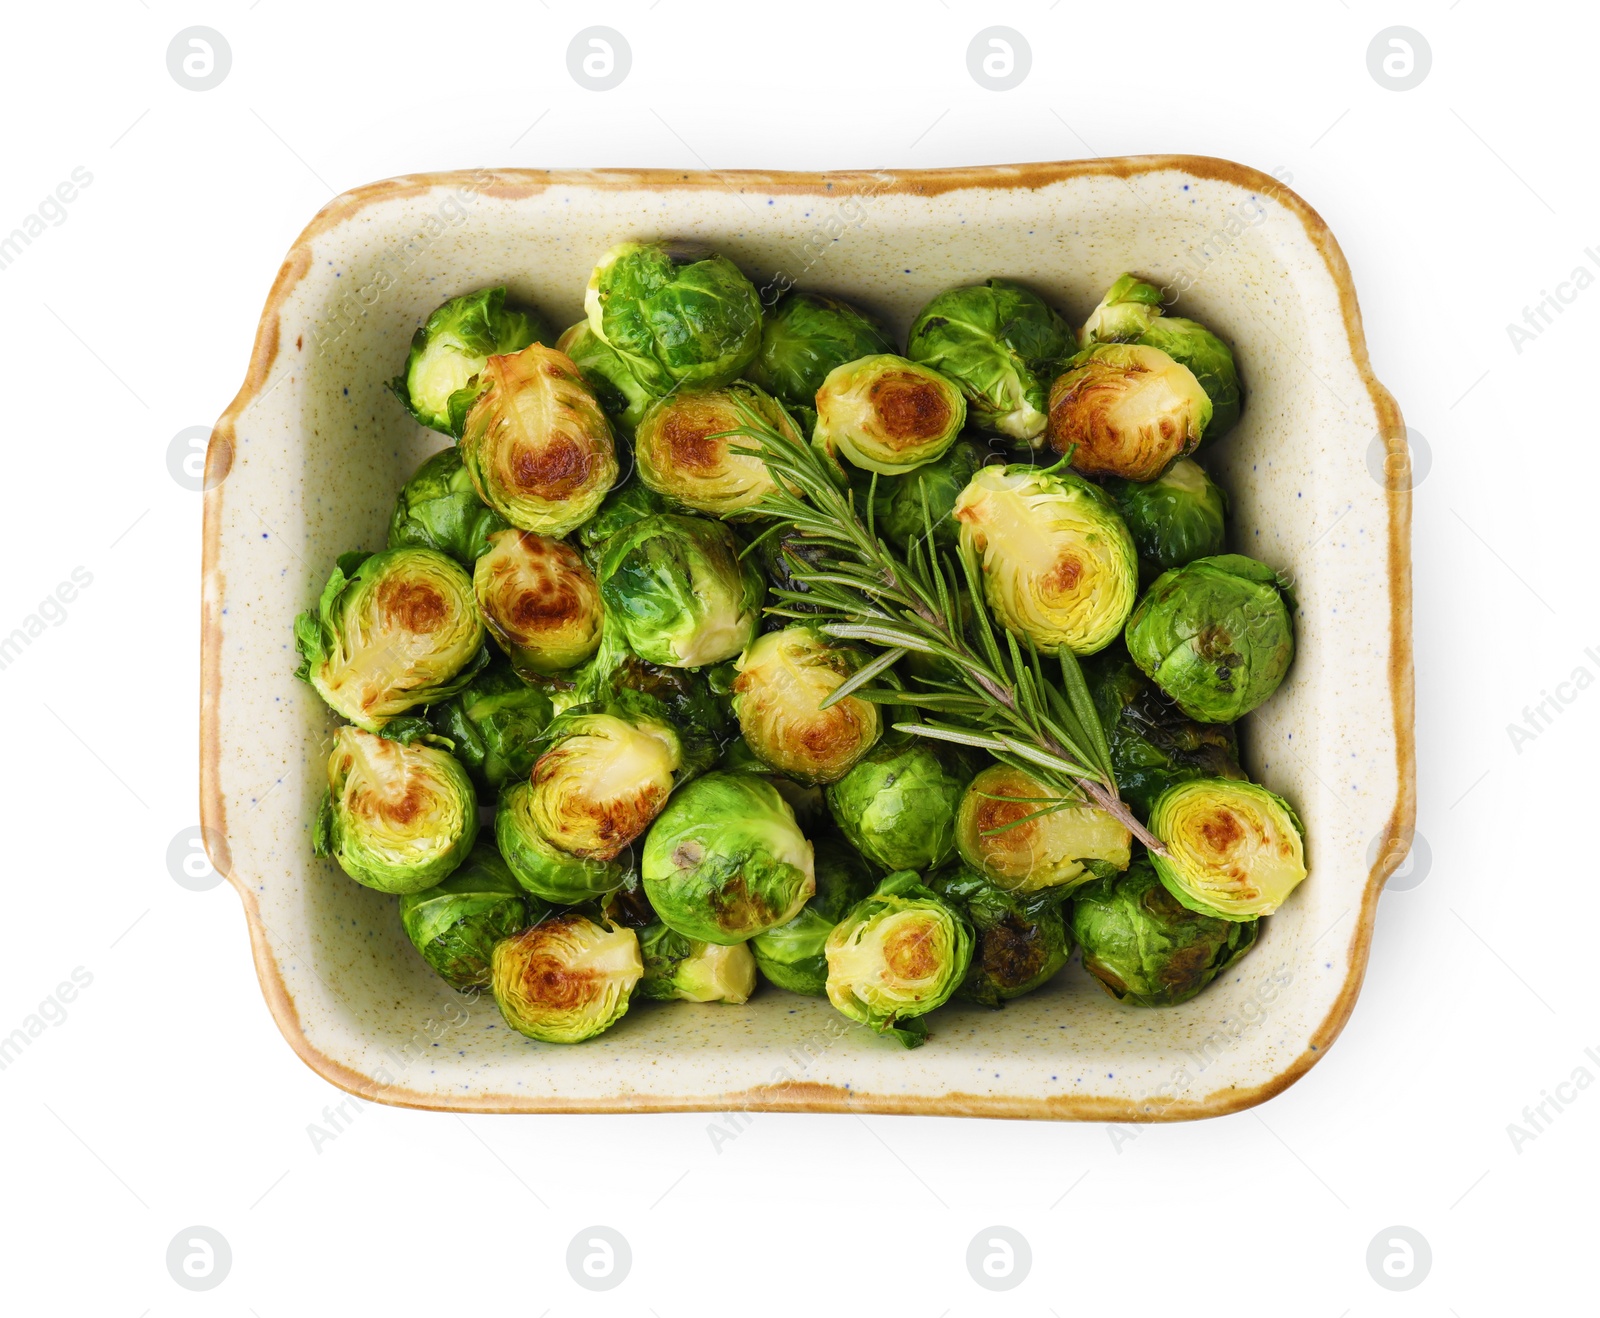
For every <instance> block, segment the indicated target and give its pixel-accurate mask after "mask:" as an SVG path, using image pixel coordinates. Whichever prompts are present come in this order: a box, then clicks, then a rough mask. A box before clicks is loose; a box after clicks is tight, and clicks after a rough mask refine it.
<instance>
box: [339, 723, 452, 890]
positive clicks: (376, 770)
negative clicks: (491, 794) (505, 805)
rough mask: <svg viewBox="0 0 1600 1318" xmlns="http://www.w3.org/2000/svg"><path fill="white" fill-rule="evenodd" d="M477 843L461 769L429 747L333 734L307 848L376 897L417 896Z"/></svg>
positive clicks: (347, 731) (350, 731)
mask: <svg viewBox="0 0 1600 1318" xmlns="http://www.w3.org/2000/svg"><path fill="white" fill-rule="evenodd" d="M477 836H478V798H477V797H476V796H475V795H474V794H473V791H472V782H471V780H470V779H469V778H468V777H467V773H466V770H465V769H463V768H462V767H461V766H460V765H459V764H457V763H456V762H455V760H454V759H452V758H451V756H450V755H449V754H448V753H446V752H445V751H442V750H440V749H438V748H437V747H435V746H429V745H426V744H425V743H423V742H421V741H418V742H414V743H413V744H411V745H409V746H408V745H403V744H402V743H400V742H398V741H391V740H390V739H389V738H387V737H377V736H374V735H373V734H372V733H370V732H363V731H361V729H360V728H350V727H344V728H340V729H339V731H338V733H337V734H336V735H335V736H334V739H333V753H332V754H331V755H329V756H328V791H327V793H326V794H325V795H324V796H323V798H322V806H321V808H320V809H319V810H318V811H317V818H316V822H315V824H314V825H313V827H312V833H311V848H312V850H313V851H314V852H315V853H316V854H317V855H319V856H332V857H333V858H334V859H335V860H337V861H338V862H339V868H340V869H342V870H344V872H345V873H346V874H348V875H349V876H350V877H351V878H352V879H354V880H355V881H356V882H357V883H360V884H362V885H364V886H366V887H368V888H375V889H377V890H378V891H379V892H388V893H401V894H403V893H408V892H421V891H422V890H423V889H424V888H431V887H433V885H434V884H436V883H439V882H440V881H441V880H443V879H445V878H446V877H448V876H449V874H450V873H451V871H452V870H454V869H455V868H456V867H457V866H458V865H460V864H461V862H462V861H463V860H465V859H466V857H467V853H468V852H470V851H471V850H472V843H473V841H474V839H475V838H476V837H477Z"/></svg>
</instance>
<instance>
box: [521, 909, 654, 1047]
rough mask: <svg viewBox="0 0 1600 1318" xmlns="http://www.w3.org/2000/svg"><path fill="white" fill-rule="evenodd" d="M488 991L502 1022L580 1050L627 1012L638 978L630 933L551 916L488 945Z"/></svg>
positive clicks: (574, 917) (576, 918)
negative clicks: (490, 956)
mask: <svg viewBox="0 0 1600 1318" xmlns="http://www.w3.org/2000/svg"><path fill="white" fill-rule="evenodd" d="M490 970H491V978H490V989H491V990H492V991H493V993H494V1000H495V1002H496V1004H497V1005H498V1006H499V1008H500V1014H501V1016H503V1017H504V1018H505V1022H506V1024H507V1025H509V1026H510V1027H511V1028H512V1029H513V1030H515V1031H517V1033H518V1034H525V1035H527V1037H528V1038H530V1039H538V1040H540V1041H541V1042H543V1043H582V1042H583V1041H584V1040H585V1039H592V1038H594V1036H595V1035H597V1034H600V1033H602V1032H603V1031H605V1030H608V1029H610V1028H611V1027H612V1026H613V1025H615V1024H616V1023H617V1022H618V1021H619V1020H621V1019H622V1017H623V1016H624V1015H625V1014H626V1012H627V1010H628V1001H629V998H630V997H631V995H632V993H633V989H634V985H636V984H637V983H638V982H639V978H640V976H642V975H643V974H644V963H643V962H642V961H641V960H640V959H639V939H638V937H637V936H636V935H635V934H634V932H633V930H632V929H624V928H622V927H620V926H619V925H614V924H596V923H595V922H594V921H593V920H590V919H588V918H587V917H585V916H582V915H577V914H568V915H558V916H556V917H555V918H554V919H550V920H542V921H540V923H538V924H536V925H533V926H532V927H531V928H528V929H524V930H523V931H522V932H521V933H520V934H517V935H516V936H515V937H512V938H503V939H501V940H500V941H499V942H498V943H496V944H495V945H494V956H493V960H492V963H491V967H490Z"/></svg>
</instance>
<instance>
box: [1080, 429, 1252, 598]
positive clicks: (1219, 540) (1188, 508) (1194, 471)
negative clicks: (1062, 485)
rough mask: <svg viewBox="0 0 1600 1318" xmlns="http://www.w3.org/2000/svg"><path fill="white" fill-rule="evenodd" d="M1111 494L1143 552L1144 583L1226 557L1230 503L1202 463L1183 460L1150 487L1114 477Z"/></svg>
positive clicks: (1107, 484)
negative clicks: (1205, 560) (1199, 562)
mask: <svg viewBox="0 0 1600 1318" xmlns="http://www.w3.org/2000/svg"><path fill="white" fill-rule="evenodd" d="M1105 490H1106V492H1107V493H1108V494H1109V495H1110V496H1111V497H1112V499H1114V500H1115V501H1116V505H1117V509H1118V511H1120V512H1121V513H1122V520H1123V521H1124V522H1126V523H1127V526H1128V533H1129V534H1130V535H1131V536H1133V543H1134V547H1135V548H1136V549H1138V551H1139V577H1140V580H1142V581H1144V582H1146V583H1149V582H1151V581H1154V580H1155V578H1157V577H1158V576H1160V575H1161V574H1162V573H1163V572H1166V571H1167V570H1168V569H1170V568H1175V567H1182V566H1183V565H1184V564H1185V563H1189V562H1192V561H1193V560H1195V559H1197V558H1206V557H1209V556H1211V555H1213V554H1220V553H1221V552H1222V549H1223V543H1224V541H1225V539H1226V535H1227V525H1226V522H1227V514H1228V500H1227V498H1226V496H1224V494H1223V493H1222V491H1221V490H1220V489H1218V488H1217V486H1216V485H1215V484H1213V483H1212V480H1211V477H1209V476H1207V475H1206V474H1205V472H1204V470H1202V469H1201V467H1200V464H1199V463H1198V462H1195V461H1193V460H1192V459H1190V458H1179V459H1178V460H1177V461H1176V462H1174V463H1173V464H1172V465H1171V466H1170V467H1168V468H1167V469H1166V471H1165V472H1163V473H1162V474H1161V475H1160V476H1158V477H1157V478H1156V479H1155V480H1153V481H1149V482H1139V481H1125V480H1119V479H1117V478H1116V477H1111V478H1109V479H1107V481H1106V482H1105Z"/></svg>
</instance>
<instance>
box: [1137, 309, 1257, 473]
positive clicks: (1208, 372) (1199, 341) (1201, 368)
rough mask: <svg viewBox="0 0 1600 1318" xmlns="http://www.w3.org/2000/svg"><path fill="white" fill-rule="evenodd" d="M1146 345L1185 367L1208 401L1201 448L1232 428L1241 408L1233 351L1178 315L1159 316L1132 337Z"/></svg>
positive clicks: (1213, 335) (1197, 324)
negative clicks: (1208, 415)
mask: <svg viewBox="0 0 1600 1318" xmlns="http://www.w3.org/2000/svg"><path fill="white" fill-rule="evenodd" d="M1134 342H1135V343H1138V344H1141V345H1143V346H1144V347H1146V348H1158V349H1160V350H1161V351H1162V352H1164V353H1166V354H1167V356H1168V357H1170V358H1172V360H1173V361H1175V362H1177V363H1178V364H1179V365H1181V366H1186V367H1188V368H1189V371H1190V373H1191V374H1192V375H1193V376H1194V378H1195V379H1196V380H1197V381H1199V384H1200V387H1201V388H1202V389H1204V390H1205V391H1206V397H1207V398H1209V399H1210V400H1211V419H1210V420H1209V421H1208V422H1206V423H1205V426H1204V427H1203V431H1204V433H1203V434H1202V435H1201V436H1200V444H1201V447H1204V446H1205V445H1208V444H1210V443H1211V442H1212V441H1213V440H1216V439H1221V438H1222V436H1224V435H1226V434H1227V433H1228V432H1229V431H1230V430H1232V429H1233V428H1234V426H1235V425H1236V424H1238V421H1239V414H1240V412H1241V411H1242V410H1243V407H1244V393H1243V390H1241V388H1240V387H1239V368H1238V367H1237V366H1236V365H1235V364H1234V360H1233V350H1232V349H1231V348H1229V347H1228V345H1227V344H1226V343H1224V342H1223V341H1222V340H1221V339H1219V338H1218V337H1217V336H1216V335H1215V334H1213V333H1212V332H1211V331H1210V330H1208V329H1207V328H1206V327H1205V326H1204V325H1201V324H1199V323H1198V322H1196V321H1192V320H1186V319H1185V318H1184V317H1182V316H1163V317H1161V319H1160V320H1156V321H1152V322H1151V324H1150V326H1149V327H1148V328H1147V329H1146V330H1145V331H1144V333H1143V334H1141V335H1139V337H1138V338H1137V339H1135V340H1134Z"/></svg>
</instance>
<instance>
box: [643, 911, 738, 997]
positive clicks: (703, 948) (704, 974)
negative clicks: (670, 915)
mask: <svg viewBox="0 0 1600 1318" xmlns="http://www.w3.org/2000/svg"><path fill="white" fill-rule="evenodd" d="M639 952H640V955H641V956H642V957H643V959H644V978H643V979H641V980H640V981H639V987H638V990H637V992H638V994H639V996H640V997H641V998H654V999H655V1000H656V1001H658V1002H670V1001H673V1000H674V999H676V1000H677V1001H679V1002H732V1003H742V1002H749V1001H750V995H751V994H752V993H754V992H755V988H756V959H755V957H753V956H751V955H750V949H749V947H748V946H746V945H745V944H744V943H733V944H731V945H726V946H725V945H722V944H719V943H702V942H699V941H698V940H696V939H693V938H686V937H685V936H684V935H683V934H680V933H679V932H678V931H677V930H676V929H669V928H667V926H666V925H664V924H653V925H650V926H648V927H646V928H644V929H641V930H639Z"/></svg>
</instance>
